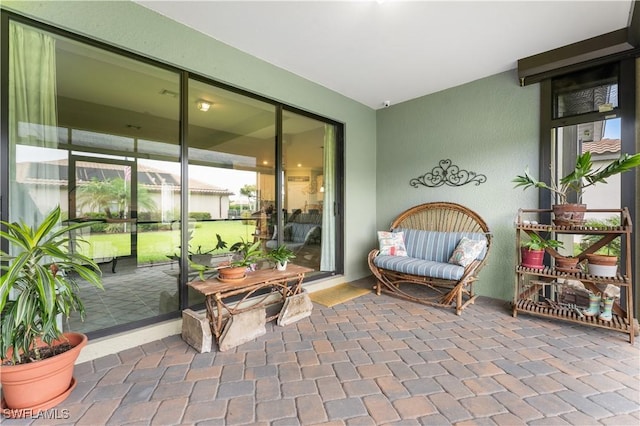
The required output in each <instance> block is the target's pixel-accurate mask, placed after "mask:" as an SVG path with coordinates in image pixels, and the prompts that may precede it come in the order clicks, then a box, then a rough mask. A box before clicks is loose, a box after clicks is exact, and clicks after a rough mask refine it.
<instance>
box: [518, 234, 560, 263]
mask: <svg viewBox="0 0 640 426" xmlns="http://www.w3.org/2000/svg"><path fill="white" fill-rule="evenodd" d="M560 247H562V242H561V241H558V240H553V239H549V240H547V239H544V238H542V237H541V236H540V235H538V234H531V235H529V239H528V240H527V241H523V242H522V244H521V245H520V253H521V259H522V262H521V265H522V266H524V267H525V268H533V269H542V268H544V265H543V260H544V253H545V250H546V249H547V248H553V249H558V248H560Z"/></svg>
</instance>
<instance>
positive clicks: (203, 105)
mask: <svg viewBox="0 0 640 426" xmlns="http://www.w3.org/2000/svg"><path fill="white" fill-rule="evenodd" d="M197 105H198V109H199V110H200V111H203V112H207V111H209V108H211V105H213V102H209V101H203V100H199V101H198V103H197Z"/></svg>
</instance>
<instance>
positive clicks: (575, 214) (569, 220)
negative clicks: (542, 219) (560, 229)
mask: <svg viewBox="0 0 640 426" xmlns="http://www.w3.org/2000/svg"><path fill="white" fill-rule="evenodd" d="M552 207H553V223H554V224H555V225H556V226H580V225H584V223H585V222H586V220H585V219H584V214H585V212H586V211H587V205H586V204H554V205H553V206H552Z"/></svg>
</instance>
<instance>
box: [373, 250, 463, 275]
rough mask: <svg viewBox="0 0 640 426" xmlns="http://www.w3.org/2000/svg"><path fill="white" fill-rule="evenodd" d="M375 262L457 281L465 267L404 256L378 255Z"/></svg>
mask: <svg viewBox="0 0 640 426" xmlns="http://www.w3.org/2000/svg"><path fill="white" fill-rule="evenodd" d="M373 263H374V264H375V265H376V266H377V267H378V268H383V269H389V270H391V271H396V272H404V273H405V274H411V275H418V276H421V277H431V278H441V279H445V280H454V281H457V280H459V279H460V278H462V274H464V268H463V267H462V266H458V265H453V264H451V263H446V262H434V261H432V260H422V259H416V258H413V257H404V256H376V257H375V258H374V259H373Z"/></svg>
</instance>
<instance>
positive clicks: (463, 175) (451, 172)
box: [409, 159, 487, 188]
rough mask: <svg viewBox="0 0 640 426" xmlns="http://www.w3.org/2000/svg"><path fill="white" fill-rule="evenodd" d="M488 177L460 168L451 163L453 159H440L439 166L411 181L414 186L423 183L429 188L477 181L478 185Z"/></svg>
mask: <svg viewBox="0 0 640 426" xmlns="http://www.w3.org/2000/svg"><path fill="white" fill-rule="evenodd" d="M486 181H487V177H486V176H485V175H483V174H479V173H476V172H470V171H467V170H460V168H459V167H458V166H456V165H453V164H452V163H451V160H449V159H447V160H440V161H439V162H438V166H436V167H434V168H433V169H432V170H431V172H429V173H426V174H424V175H422V176H418V177H417V178H413V179H411V180H410V181H409V184H410V185H411V186H413V187H414V188H417V187H418V185H423V186H426V187H429V188H437V187H439V186H442V185H445V184H446V185H448V186H462V185H466V184H468V183H471V182H473V183H475V184H476V186H478V185H480V184H481V183H485V182H486Z"/></svg>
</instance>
